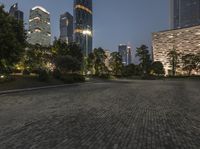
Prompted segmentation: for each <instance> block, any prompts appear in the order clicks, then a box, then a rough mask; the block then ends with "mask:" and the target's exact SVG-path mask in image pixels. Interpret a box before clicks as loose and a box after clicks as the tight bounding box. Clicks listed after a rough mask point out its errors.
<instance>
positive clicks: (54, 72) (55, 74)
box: [53, 69, 62, 79]
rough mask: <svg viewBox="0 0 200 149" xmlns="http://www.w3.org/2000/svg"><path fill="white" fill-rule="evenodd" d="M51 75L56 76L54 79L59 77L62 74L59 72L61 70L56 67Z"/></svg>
mask: <svg viewBox="0 0 200 149" xmlns="http://www.w3.org/2000/svg"><path fill="white" fill-rule="evenodd" d="M53 77H54V78H56V79H61V77H62V74H61V72H60V71H59V70H58V69H55V70H54V71H53Z"/></svg>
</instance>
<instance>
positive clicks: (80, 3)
mask: <svg viewBox="0 0 200 149" xmlns="http://www.w3.org/2000/svg"><path fill="white" fill-rule="evenodd" d="M92 13H93V12H92V0H74V41H75V42H77V43H78V44H79V45H80V47H81V49H82V52H83V54H84V56H88V54H89V53H91V52H92V41H93V17H92V16H93V14H92Z"/></svg>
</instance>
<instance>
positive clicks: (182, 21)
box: [170, 0, 200, 29]
mask: <svg viewBox="0 0 200 149" xmlns="http://www.w3.org/2000/svg"><path fill="white" fill-rule="evenodd" d="M170 3H171V10H170V12H171V29H178V28H184V27H191V26H195V25H200V0H170Z"/></svg>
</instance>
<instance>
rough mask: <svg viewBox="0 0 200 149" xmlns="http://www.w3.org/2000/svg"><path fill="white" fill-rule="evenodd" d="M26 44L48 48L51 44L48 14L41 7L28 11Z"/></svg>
mask: <svg viewBox="0 0 200 149" xmlns="http://www.w3.org/2000/svg"><path fill="white" fill-rule="evenodd" d="M27 40H28V42H29V43H30V44H40V45H42V46H49V45H50V44H51V28H50V13H49V12H48V11H47V10H46V9H45V8H43V7H41V6H36V7H34V8H32V9H31V10H30V18H29V31H28V39H27Z"/></svg>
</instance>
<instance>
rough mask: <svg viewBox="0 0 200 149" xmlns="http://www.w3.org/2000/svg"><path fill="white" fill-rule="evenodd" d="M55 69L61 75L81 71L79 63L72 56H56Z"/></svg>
mask: <svg viewBox="0 0 200 149" xmlns="http://www.w3.org/2000/svg"><path fill="white" fill-rule="evenodd" d="M55 65H56V68H57V69H58V70H59V71H60V72H61V73H63V74H67V73H73V72H75V71H79V70H80V69H81V64H80V62H79V61H78V60H77V59H76V58H73V57H72V56H69V55H67V56H57V57H56V62H55Z"/></svg>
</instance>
